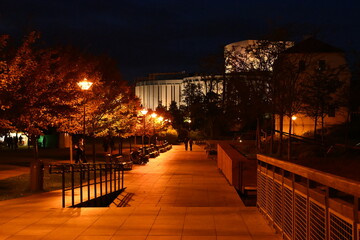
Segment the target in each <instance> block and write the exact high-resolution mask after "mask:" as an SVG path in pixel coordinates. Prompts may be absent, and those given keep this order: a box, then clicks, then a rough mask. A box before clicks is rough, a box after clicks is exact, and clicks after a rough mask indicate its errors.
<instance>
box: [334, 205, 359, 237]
mask: <svg viewBox="0 0 360 240" xmlns="http://www.w3.org/2000/svg"><path fill="white" fill-rule="evenodd" d="M352 239H354V236H353V225H352V224H351V223H349V222H347V221H346V220H345V219H343V218H341V217H339V216H338V215H335V214H334V213H332V212H330V240H352Z"/></svg>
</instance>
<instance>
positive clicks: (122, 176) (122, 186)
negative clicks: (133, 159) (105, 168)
mask: <svg viewBox="0 0 360 240" xmlns="http://www.w3.org/2000/svg"><path fill="white" fill-rule="evenodd" d="M121 189H124V168H123V169H122V170H121Z"/></svg>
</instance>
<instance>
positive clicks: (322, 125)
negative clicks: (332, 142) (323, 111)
mask: <svg viewBox="0 0 360 240" xmlns="http://www.w3.org/2000/svg"><path fill="white" fill-rule="evenodd" d="M324 119H325V117H324V116H321V144H322V145H324Z"/></svg>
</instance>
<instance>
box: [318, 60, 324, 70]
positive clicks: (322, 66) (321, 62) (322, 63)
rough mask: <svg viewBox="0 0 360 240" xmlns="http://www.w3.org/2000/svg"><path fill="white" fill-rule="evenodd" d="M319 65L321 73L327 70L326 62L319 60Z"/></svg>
mask: <svg viewBox="0 0 360 240" xmlns="http://www.w3.org/2000/svg"><path fill="white" fill-rule="evenodd" d="M318 64H319V66H318V70H319V71H323V70H325V68H326V61H325V60H319V63H318Z"/></svg>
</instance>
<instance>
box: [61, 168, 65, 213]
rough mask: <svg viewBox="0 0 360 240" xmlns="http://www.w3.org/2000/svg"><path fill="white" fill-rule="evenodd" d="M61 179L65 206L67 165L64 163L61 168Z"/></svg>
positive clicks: (63, 205)
mask: <svg viewBox="0 0 360 240" xmlns="http://www.w3.org/2000/svg"><path fill="white" fill-rule="evenodd" d="M61 179H62V207H63V208H64V207H65V165H62V169H61Z"/></svg>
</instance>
